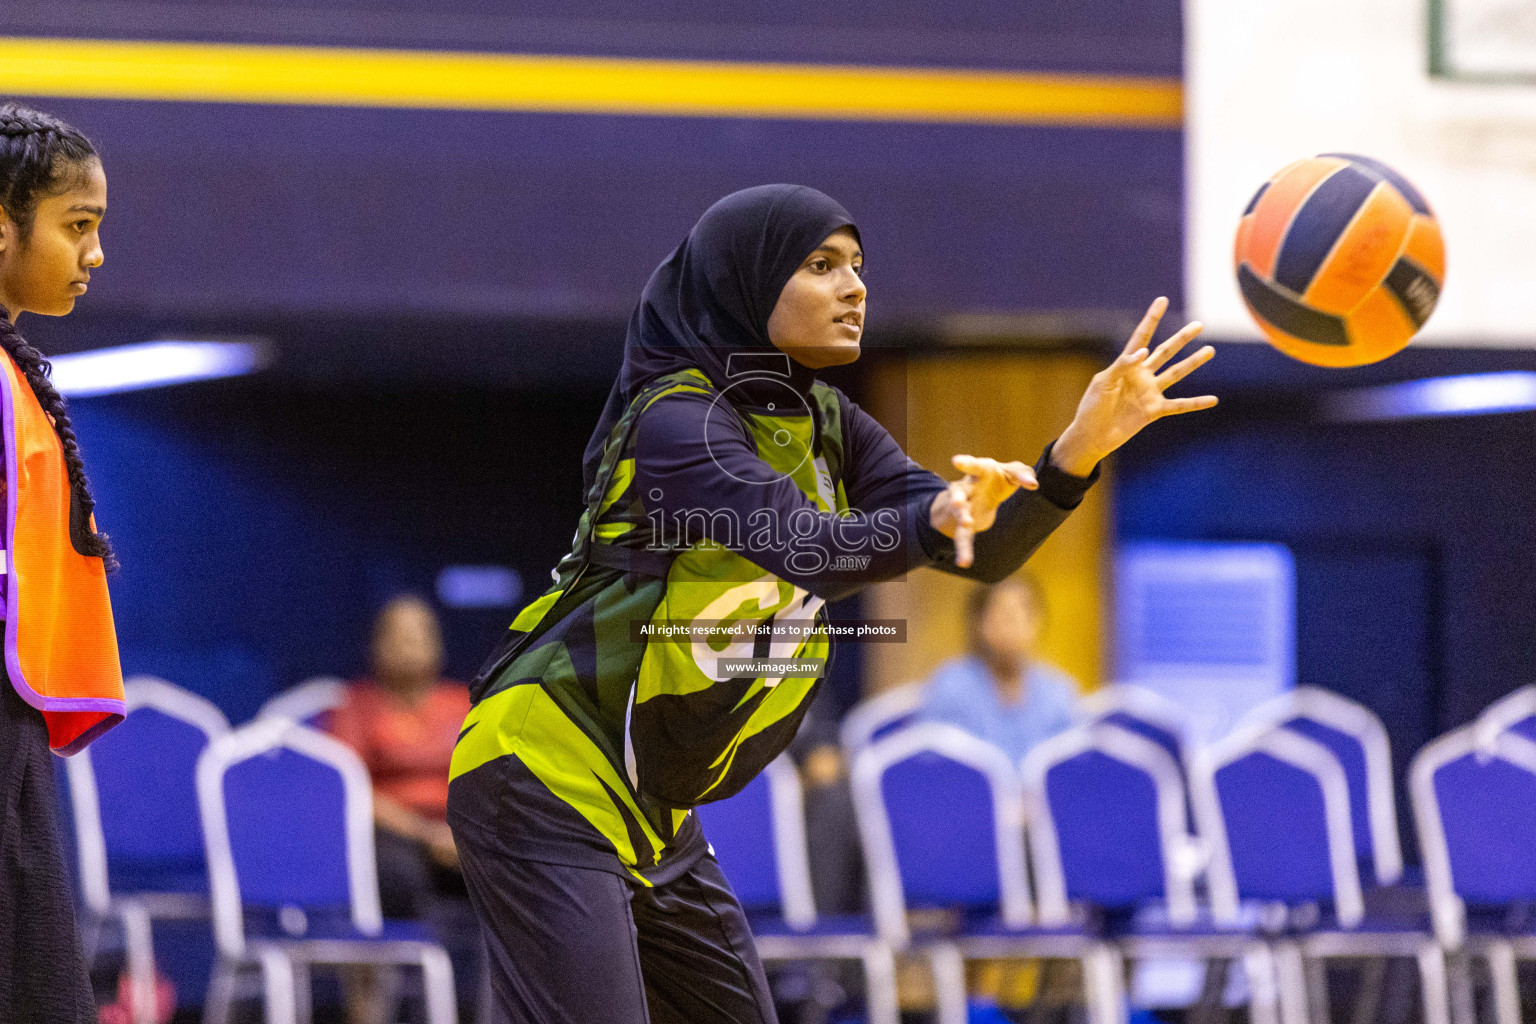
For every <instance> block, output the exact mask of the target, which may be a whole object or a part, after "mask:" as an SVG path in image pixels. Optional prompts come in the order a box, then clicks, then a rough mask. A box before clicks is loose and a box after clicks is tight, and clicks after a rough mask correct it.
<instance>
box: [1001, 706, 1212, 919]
mask: <svg viewBox="0 0 1536 1024" xmlns="http://www.w3.org/2000/svg"><path fill="white" fill-rule="evenodd" d="M1022 770H1023V775H1024V794H1025V801H1026V807H1027V809H1028V824H1029V844H1030V853H1031V854H1032V858H1033V864H1034V870H1035V898H1036V907H1037V909H1038V911H1039V915H1040V921H1041V922H1042V923H1043V924H1050V925H1060V924H1066V923H1067V921H1068V920H1069V919H1070V912H1069V907H1068V902H1069V900H1073V899H1077V900H1085V901H1087V902H1088V903H1091V904H1094V905H1096V906H1100V907H1106V908H1112V909H1124V908H1130V907H1134V906H1136V905H1137V904H1140V903H1143V902H1146V901H1148V900H1154V899H1161V900H1164V901H1166V905H1167V911H1168V918H1169V920H1170V922H1172V923H1173V924H1175V925H1187V924H1192V923H1193V922H1194V920H1195V916H1196V911H1197V908H1196V904H1195V890H1194V872H1193V870H1192V868H1193V865H1192V863H1191V854H1193V850H1192V848H1191V842H1190V838H1189V835H1188V832H1187V830H1186V824H1187V820H1188V818H1187V813H1186V806H1187V805H1186V801H1185V794H1184V778H1183V772H1182V771H1181V770H1180V766H1179V764H1178V763H1177V762H1175V761H1174V759H1173V757H1172V755H1171V754H1170V753H1169V752H1168V751H1167V750H1166V749H1165V748H1164V747H1163V746H1162V745H1160V744H1159V743H1157V742H1156V741H1154V740H1151V739H1148V738H1147V737H1145V736H1143V735H1140V734H1138V733H1134V732H1131V731H1130V730H1128V729H1124V728H1121V727H1120V726H1117V725H1109V724H1098V725H1088V726H1079V727H1078V728H1075V729H1072V730H1070V731H1068V732H1065V733H1062V734H1061V735H1059V736H1055V737H1052V738H1051V739H1049V740H1046V741H1045V742H1044V743H1042V744H1040V745H1039V746H1037V747H1035V749H1034V750H1031V751H1030V752H1029V754H1028V755H1027V756H1026V757H1025V758H1024V763H1023V768H1022Z"/></svg>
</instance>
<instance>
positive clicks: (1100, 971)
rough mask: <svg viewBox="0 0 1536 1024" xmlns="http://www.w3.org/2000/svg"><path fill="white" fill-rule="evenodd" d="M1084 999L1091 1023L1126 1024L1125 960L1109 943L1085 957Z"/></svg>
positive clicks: (1083, 960) (1100, 944) (1093, 949)
mask: <svg viewBox="0 0 1536 1024" xmlns="http://www.w3.org/2000/svg"><path fill="white" fill-rule="evenodd" d="M1081 959H1082V964H1083V998H1084V999H1085V1000H1086V1001H1087V1003H1088V1019H1089V1021H1090V1022H1091V1024H1126V1021H1127V1020H1128V1019H1129V1017H1128V1013H1127V1006H1126V999H1125V960H1124V959H1123V958H1122V957H1121V956H1120V951H1119V950H1118V949H1116V948H1115V947H1114V946H1111V945H1109V944H1108V943H1102V942H1096V943H1094V944H1093V945H1092V946H1090V947H1089V948H1088V950H1087V951H1086V952H1085V953H1084V954H1083V956H1082V958H1081Z"/></svg>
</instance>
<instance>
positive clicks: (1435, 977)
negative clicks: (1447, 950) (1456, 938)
mask: <svg viewBox="0 0 1536 1024" xmlns="http://www.w3.org/2000/svg"><path fill="white" fill-rule="evenodd" d="M1415 959H1417V960H1418V965H1419V989H1420V991H1421V992H1422V993H1423V1000H1424V1024H1451V997H1450V993H1449V991H1448V990H1447V988H1446V978H1445V954H1444V952H1443V951H1441V949H1440V944H1439V943H1438V942H1435V941H1433V940H1431V941H1429V942H1426V943H1424V945H1422V946H1420V947H1419V952H1418V956H1417V957H1416V958H1415Z"/></svg>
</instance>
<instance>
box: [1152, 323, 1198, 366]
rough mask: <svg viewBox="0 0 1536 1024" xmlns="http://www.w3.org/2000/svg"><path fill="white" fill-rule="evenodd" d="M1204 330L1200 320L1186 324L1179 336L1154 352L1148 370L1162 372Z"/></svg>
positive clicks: (1164, 343) (1172, 338) (1176, 335)
mask: <svg viewBox="0 0 1536 1024" xmlns="http://www.w3.org/2000/svg"><path fill="white" fill-rule="evenodd" d="M1204 329H1205V325H1204V324H1202V323H1201V322H1200V321H1198V320H1196V321H1194V322H1193V323H1188V324H1185V325H1184V326H1183V327H1182V328H1181V329H1180V330H1179V332H1178V333H1177V334H1175V335H1173V336H1172V337H1171V338H1169V339H1168V340H1167V341H1165V342H1163V343H1162V344H1161V345H1159V346H1157V348H1156V349H1154V350H1153V351H1152V355H1151V357H1150V358H1149V359H1148V360H1147V369H1149V370H1151V371H1152V372H1153V373H1156V372H1157V371H1158V370H1161V369H1162V368H1163V367H1164V366H1166V365H1167V364H1168V362H1169V360H1171V359H1172V358H1173V357H1174V356H1176V355H1178V354H1179V352H1180V351H1181V350H1182V349H1183V348H1184V346H1185V345H1188V344H1189V343H1190V342H1191V341H1193V340H1194V338H1195V336H1196V335H1198V334H1199V333H1200V332H1201V331H1203V330H1204Z"/></svg>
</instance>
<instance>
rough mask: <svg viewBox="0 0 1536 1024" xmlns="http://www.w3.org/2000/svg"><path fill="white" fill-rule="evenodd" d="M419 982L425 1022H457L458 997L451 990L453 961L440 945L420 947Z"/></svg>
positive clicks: (437, 1023)
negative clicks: (425, 1010) (424, 1005)
mask: <svg viewBox="0 0 1536 1024" xmlns="http://www.w3.org/2000/svg"><path fill="white" fill-rule="evenodd" d="M421 982H422V985H421V987H422V990H423V995H424V997H425V999H426V1004H427V1024H457V1021H458V1019H459V1004H458V997H457V996H456V995H455V993H454V990H453V962H452V961H450V960H449V959H448V954H447V952H446V951H444V949H443V948H442V947H441V946H437V945H426V946H422V947H421Z"/></svg>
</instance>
